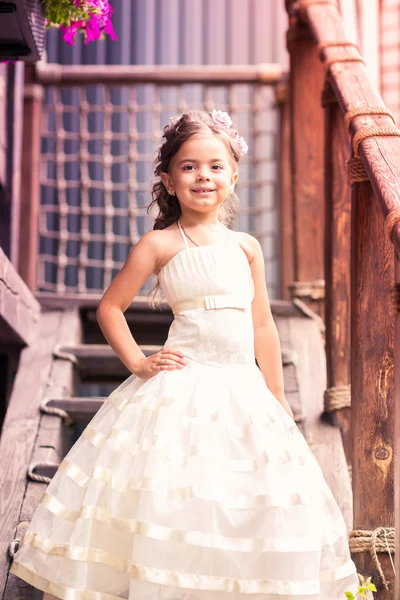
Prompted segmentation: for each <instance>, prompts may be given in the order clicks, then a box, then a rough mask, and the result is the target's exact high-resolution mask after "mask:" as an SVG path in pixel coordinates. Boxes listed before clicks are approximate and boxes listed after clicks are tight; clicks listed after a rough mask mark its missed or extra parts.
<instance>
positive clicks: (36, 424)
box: [0, 300, 352, 600]
mask: <svg viewBox="0 0 400 600" xmlns="http://www.w3.org/2000/svg"><path fill="white" fill-rule="evenodd" d="M95 309H96V301H95V300H92V301H91V303H86V305H85V306H84V307H79V306H75V307H73V306H71V307H70V308H66V309H64V310H59V309H57V308H56V309H55V308H54V307H53V308H48V309H47V310H45V311H44V312H43V314H42V316H41V323H40V335H39V336H38V339H37V342H36V343H34V344H33V345H31V346H30V347H28V348H26V349H25V350H24V351H23V352H22V355H21V362H20V368H19V371H18V375H17V378H16V381H15V384H14V389H13V393H12V396H11V399H10V409H9V411H8V412H7V416H6V420H5V423H4V428H3V435H2V438H1V440H0V461H1V464H2V465H4V468H3V472H2V473H1V475H0V478H1V481H0V483H1V487H2V490H3V510H4V512H5V514H6V515H7V517H6V518H5V519H4V521H3V529H2V531H1V533H0V545H1V558H0V561H1V562H0V590H2V591H3V592H4V596H3V597H4V599H5V600H11V599H14V598H16V597H18V598H19V599H21V600H22V599H25V598H30V599H32V598H34V599H36V598H41V592H37V591H36V590H33V588H31V587H30V586H27V584H25V582H23V581H22V580H18V578H16V577H14V576H13V575H8V568H9V562H10V557H9V553H10V551H11V554H12V553H13V552H14V551H15V550H16V549H17V547H18V540H20V539H21V537H22V535H23V533H24V531H25V530H26V528H27V526H28V524H29V521H30V519H31V517H32V514H33V512H34V510H35V508H36V506H37V504H38V502H39V500H40V497H41V495H42V493H43V492H44V490H45V487H46V485H47V483H48V482H49V481H50V479H51V477H52V476H53V475H54V473H55V471H56V469H57V467H58V465H59V464H60V462H61V460H62V459H63V457H64V456H65V454H66V453H67V452H68V450H69V448H70V447H71V445H72V444H73V443H74V441H75V440H76V439H77V437H78V436H79V435H80V433H81V432H82V430H83V428H84V427H85V426H86V425H87V424H88V423H89V421H90V420H91V419H92V418H93V416H94V415H95V413H96V412H97V411H98V409H99V408H100V407H101V405H102V403H103V402H104V400H105V397H106V396H95V395H91V394H88V393H85V394H82V393H80V392H81V391H82V390H84V391H87V390H89V391H90V389H91V388H92V389H93V388H94V389H98V388H99V384H101V386H102V389H106V390H108V389H109V390H110V391H111V390H112V389H114V388H115V387H117V386H118V385H119V383H121V382H122V381H123V380H124V379H125V378H126V377H128V376H129V372H128V371H127V369H126V368H125V367H124V365H123V364H122V363H121V361H120V360H119V358H118V357H117V356H116V355H115V354H114V352H113V351H112V350H111V348H110V347H109V346H108V345H106V344H105V343H100V342H101V341H103V342H104V339H103V340H102V334H101V332H100V330H99V328H98V325H97V322H96V319H95ZM272 311H273V314H274V318H275V322H276V324H277V327H278V331H279V335H280V339H281V346H282V363H283V372H284V381H285V392H286V397H287V399H288V401H289V403H290V405H291V407H292V409H293V412H294V415H295V419H296V422H297V424H298V426H299V428H300V429H301V431H302V433H303V434H304V436H305V437H306V439H307V441H308V443H309V444H310V446H311V448H312V450H313V451H314V453H315V455H316V457H317V459H318V460H319V462H320V464H321V467H322V469H323V472H324V475H325V478H326V480H327V482H328V484H329V486H330V487H331V489H332V491H333V493H334V495H335V497H336V499H337V501H338V503H339V506H340V508H341V510H342V512H343V514H344V517H345V520H346V524H347V527H348V528H349V529H350V528H351V515H352V499H351V488H350V481H349V474H348V470H347V466H346V459H345V455H344V451H343V445H342V440H341V434H340V431H339V429H338V428H336V427H333V426H332V425H330V424H328V423H325V422H324V421H323V420H322V419H321V413H322V407H323V392H324V389H325V387H326V375H325V353H324V339H323V327H322V326H321V323H322V322H321V319H320V318H319V317H318V316H317V315H314V314H313V313H312V312H311V311H310V310H309V309H304V310H301V308H299V307H298V306H296V305H295V304H293V303H291V302H287V301H276V302H272ZM152 316H154V322H155V323H154V322H152ZM126 317H127V321H128V323H129V325H130V327H131V329H132V333H133V335H134V337H135V339H137V341H138V343H139V344H140V346H141V348H142V350H143V352H144V353H145V354H146V355H149V354H151V353H153V352H156V351H157V350H158V349H159V348H160V347H161V345H162V343H163V341H164V340H165V338H166V334H167V331H168V328H169V325H170V323H171V322H172V314H171V312H170V310H169V309H166V310H162V311H161V312H160V311H158V312H154V311H152V309H150V307H148V306H147V304H146V303H144V302H141V303H133V305H132V307H131V308H130V309H129V310H128V311H127V313H126Z"/></svg>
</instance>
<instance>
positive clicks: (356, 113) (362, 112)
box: [344, 106, 395, 131]
mask: <svg viewBox="0 0 400 600" xmlns="http://www.w3.org/2000/svg"><path fill="white" fill-rule="evenodd" d="M367 115H372V116H375V115H376V116H380V115H386V116H388V117H390V118H391V119H392V121H393V123H394V122H395V121H394V116H393V113H392V111H390V110H389V109H388V108H386V106H359V107H357V108H352V109H351V110H348V111H347V112H346V114H345V115H344V122H345V124H346V129H347V131H350V125H351V122H352V120H353V119H354V117H361V116H367Z"/></svg>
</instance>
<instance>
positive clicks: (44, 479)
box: [27, 462, 60, 483]
mask: <svg viewBox="0 0 400 600" xmlns="http://www.w3.org/2000/svg"><path fill="white" fill-rule="evenodd" d="M59 466H60V465H58V464H56V463H43V462H37V463H31V464H30V465H29V468H28V473H27V477H28V479H29V480H30V481H37V482H38V483H50V481H51V477H48V476H47V475H38V474H37V473H35V469H37V468H38V467H53V468H54V469H58V467H59Z"/></svg>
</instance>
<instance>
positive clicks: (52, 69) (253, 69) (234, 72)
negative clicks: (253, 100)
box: [36, 63, 283, 87]
mask: <svg viewBox="0 0 400 600" xmlns="http://www.w3.org/2000/svg"><path fill="white" fill-rule="evenodd" d="M282 75H283V69H282V67H281V65H279V64H275V63H270V64H268V63H262V64H259V65H195V66H194V65H179V67H174V66H169V65H165V66H164V65H162V66H160V65H156V66H153V65H114V66H113V68H112V69H110V68H109V66H108V65H59V64H51V63H50V64H49V63H47V64H46V63H43V64H42V63H37V64H36V81H37V82H39V83H41V84H42V85H54V84H57V85H62V86H63V87H65V86H75V85H86V84H90V83H96V84H98V85H100V84H108V85H113V86H118V85H128V84H133V83H152V84H154V83H155V84H167V85H171V84H176V83H178V84H182V83H206V84H208V85H213V84H214V85H221V84H226V83H265V84H270V85H273V84H275V83H277V82H278V81H280V79H281V77H282Z"/></svg>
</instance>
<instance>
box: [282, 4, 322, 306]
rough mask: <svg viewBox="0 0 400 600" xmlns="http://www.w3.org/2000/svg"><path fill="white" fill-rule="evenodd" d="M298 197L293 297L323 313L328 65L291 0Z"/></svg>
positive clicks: (289, 38)
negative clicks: (325, 87)
mask: <svg viewBox="0 0 400 600" xmlns="http://www.w3.org/2000/svg"><path fill="white" fill-rule="evenodd" d="M287 8H288V12H289V31H288V36H287V45H288V50H289V53H290V86H289V89H290V91H289V94H290V116H291V137H292V155H291V165H292V181H293V201H294V236H293V237H294V240H293V243H294V255H295V265H294V274H295V285H294V286H293V288H292V293H293V295H294V296H297V297H299V298H300V299H302V300H304V301H306V302H307V303H308V305H309V307H310V308H312V309H313V310H314V311H315V312H317V313H318V314H319V315H321V316H323V314H324V302H323V299H324V280H323V277H324V258H323V256H324V242H323V238H324V213H325V210H324V177H323V172H324V164H323V163H324V142H323V132H324V112H323V109H322V107H321V104H320V95H321V90H322V87H323V83H324V77H325V73H324V69H323V66H322V65H321V63H320V60H319V58H318V51H317V48H316V46H315V43H314V41H313V39H312V37H311V33H310V31H309V30H308V28H307V27H306V26H305V25H304V24H303V23H301V22H300V21H299V20H298V18H297V13H296V3H295V2H294V1H293V0H288V1H287Z"/></svg>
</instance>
